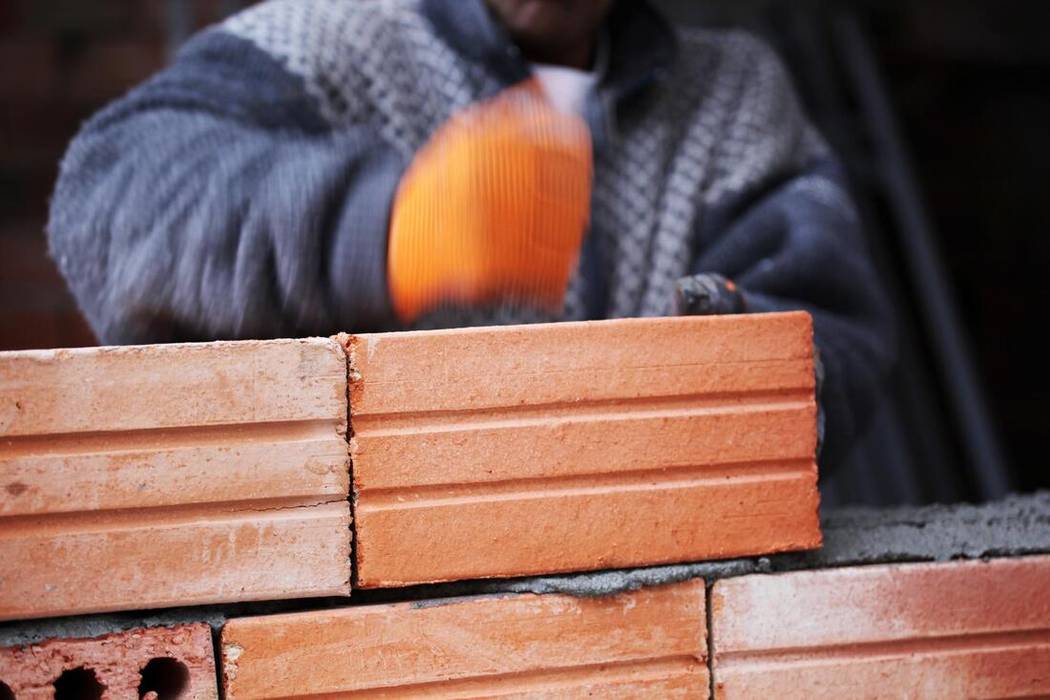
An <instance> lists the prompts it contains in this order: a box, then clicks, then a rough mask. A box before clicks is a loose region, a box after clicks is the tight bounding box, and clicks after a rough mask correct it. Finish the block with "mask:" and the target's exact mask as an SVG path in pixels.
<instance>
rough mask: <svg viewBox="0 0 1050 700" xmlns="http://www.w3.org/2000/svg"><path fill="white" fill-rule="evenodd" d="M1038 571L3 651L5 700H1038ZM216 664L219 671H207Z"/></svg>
mask: <svg viewBox="0 0 1050 700" xmlns="http://www.w3.org/2000/svg"><path fill="white" fill-rule="evenodd" d="M1048 583H1050V556H1030V557H1021V558H1012V559H1010V558H1004V559H992V560H987V561H980V560H978V561H955V562H945V563H920V564H894V565H878V566H862V567H850V568H840V569H825V570H813V571H799V572H792V573H782V574H758V575H749V576H742V577H738V578H729V579H723V580H718V581H715V582H714V583H713V584H712V585H711V586H709V587H708V586H707V585H706V584H705V581H704V580H702V579H692V580H688V581H685V582H681V583H673V584H668V585H662V586H653V587H646V588H642V589H640V590H636V591H625V592H622V593H619V594H616V595H609V596H604V597H595V598H579V597H572V596H567V595H560V594H548V595H537V594H508V595H492V596H473V597H460V598H445V599H427V600H422V601H414V602H402V603H390V604H373V605H353V606H348V607H341V608H333V609H323V610H313V611H307V612H297V613H285V614H274V615H261V616H251V617H233V618H231V619H228V620H227V621H226V622H225V625H224V626H223V627H222V630H221V635H220V636H219V641H218V649H217V650H216V649H215V648H214V647H213V639H212V635H211V629H210V628H209V626H208V625H206V624H189V625H180V626H176V627H169V628H151V629H134V630H130V631H124V632H120V633H115V634H110V635H107V636H102V637H96V638H92V639H56V640H50V641H46V642H40V643H37V644H30V645H25V646H15V647H9V648H6V649H2V650H0V681H2V683H3V685H2V686H0V698H4V699H5V700H6V699H8V698H16V699H18V700H21V699H23V698H51V697H54V698H58V699H59V700H61V699H62V698H134V697H139V698H151V699H155V700H164V699H165V698H207V699H210V698H216V697H218V692H217V690H218V689H217V681H216V678H217V676H216V673H215V670H216V667H217V666H218V668H219V670H220V673H219V677H221V679H222V683H223V684H224V686H225V688H224V691H225V697H227V698H231V699H235V698H244V699H247V698H298V697H346V696H354V697H392V696H397V697H424V696H425V697H441V698H465V697H493V696H498V697H558V698H562V697H584V696H594V697H614V698H615V697H640V696H642V697H659V698H665V697H690V698H703V697H710V696H711V693H712V692H713V693H714V696H715V697H718V698H751V697H800V698H802V697H805V698H839V697H873V698H874V697H886V696H891V697H926V698H942V697H943V698H956V697H975V698H991V697H1037V696H1046V695H1048V694H1050V585H1048ZM216 655H217V657H218V663H216Z"/></svg>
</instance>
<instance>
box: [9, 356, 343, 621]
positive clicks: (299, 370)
mask: <svg viewBox="0 0 1050 700" xmlns="http://www.w3.org/2000/svg"><path fill="white" fill-rule="evenodd" d="M345 425H346V361H345V356H344V355H343V353H342V351H341V349H340V348H339V346H338V345H337V344H336V343H334V342H332V341H329V340H322V339H314V340H303V341H272V342H244V343H213V344H200V345H167V346H144V347H124V348H96V349H78V350H48V351H25V352H14V353H3V354H0V560H2V561H3V562H4V566H3V568H2V569H0V619H10V618H25V617H39V616H49V615H64V614H72V613H86V612H97V611H104V610H117V609H134V608H148V607H160V606H171V605H192V604H203V603H219V602H229V601H240V600H259V599H274V598H294V597H305V596H321V595H338V594H347V593H348V586H349V582H348V579H349V556H350V551H349V550H350V537H349V520H350V518H349V506H348V504H347V502H346V498H347V491H348V486H349V484H348V482H349V475H348V468H347V467H348V455H347V445H346V441H345Z"/></svg>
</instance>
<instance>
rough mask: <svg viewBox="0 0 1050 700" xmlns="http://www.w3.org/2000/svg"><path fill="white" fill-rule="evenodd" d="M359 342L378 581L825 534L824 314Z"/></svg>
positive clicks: (586, 565) (629, 559)
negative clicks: (815, 339) (816, 369)
mask: <svg viewBox="0 0 1050 700" xmlns="http://www.w3.org/2000/svg"><path fill="white" fill-rule="evenodd" d="M343 341H344V343H345V344H346V345H347V347H348V351H349V353H350V356H351V390H350V393H351V399H350V403H351V418H350V421H351V426H352V429H353V434H354V438H353V440H352V441H351V453H352V457H353V473H354V487H355V493H356V500H355V511H354V517H355V522H356V532H357V538H358V541H357V546H356V556H357V567H358V575H359V581H358V582H359V584H360V585H361V586H362V587H366V588H367V587H386V586H399V585H404V584H412V583H420V582H428V581H444V580H453V579H470V578H477V577H494V576H515V575H521V574H530V573H541V572H558V571H569V570H588V569H600V568H610V567H627V566H636V565H644V564H655V563H661V562H675V561H687V560H699V559H711V558H721V557H731V556H738V555H749V554H761V553H766V552H778V551H785V550H797V549H807V548H813V547H816V546H819V544H820V541H821V539H820V530H819V523H818V520H817V505H818V494H817V488H816V483H817V470H816V464H815V461H814V450H815V442H816V438H815V433H816V429H815V416H816V408H815V404H814V398H813V390H814V379H813V345H812V327H811V321H810V318H809V316H808V315H807V314H805V313H789V314H769V315H755V316H733V317H710V318H666V319H646V320H643V319H628V320H617V321H597V322H590V323H565V324H553V325H537V326H512V327H502V328H481V329H477V328H475V329H458V330H448V331H436V332H405V333H389V334H377V335H359V336H353V337H344V338H343Z"/></svg>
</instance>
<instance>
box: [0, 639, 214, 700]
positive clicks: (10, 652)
mask: <svg viewBox="0 0 1050 700" xmlns="http://www.w3.org/2000/svg"><path fill="white" fill-rule="evenodd" d="M151 662H152V663H151ZM63 674H64V675H63ZM0 681H2V682H3V683H5V684H6V685H7V686H8V688H10V689H11V691H12V692H13V693H14V695H15V697H16V698H18V700H44V699H45V698H53V697H55V691H56V685H55V684H56V682H57V683H58V688H60V689H62V692H63V694H62V695H61V697H66V698H91V697H97V696H96V695H93V694H92V693H91V690H92V689H97V688H98V686H102V696H101V697H102V700H126V699H127V698H140V697H144V696H145V695H146V694H147V693H149V692H150V691H154V692H157V693H158V696H159V697H161V698H163V697H178V698H180V700H215V699H216V698H218V690H217V688H216V684H215V656H214V650H213V645H212V639H211V628H210V627H208V625H203V624H199V625H181V626H178V627H156V628H151V629H134V630H129V631H127V632H121V633H119V634H110V635H106V636H104V637H97V638H94V639H56V640H51V641H47V642H43V643H40V644H33V645H30V646H25V647H10V648H7V649H0ZM165 691H166V692H165ZM96 692H97V690H96ZM180 692H181V694H178V693H180ZM158 696H153V698H154V700H156V698H157V697H158Z"/></svg>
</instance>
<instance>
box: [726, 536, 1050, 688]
mask: <svg viewBox="0 0 1050 700" xmlns="http://www.w3.org/2000/svg"><path fill="white" fill-rule="evenodd" d="M711 605H712V619H713V627H712V635H713V639H714V642H713V644H712V648H713V649H714V653H715V657H714V675H715V692H716V697H719V698H727V699H729V698H760V697H778V698H845V697H848V698H876V697H897V698H902V697H922V698H963V697H968V698H993V697H995V698H999V697H1022V696H1023V697H1035V696H1038V697H1047V696H1050V557H1032V558H1022V559H999V560H992V561H988V562H982V561H970V562H950V563H944V564H900V565H892V566H873V567H862V568H849V569H835V570H824V571H807V572H800V573H790V574H780V575H772V576H746V577H743V578H738V579H728V580H724V581H719V582H718V583H716V584H715V585H714V588H713V591H712V600H711Z"/></svg>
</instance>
